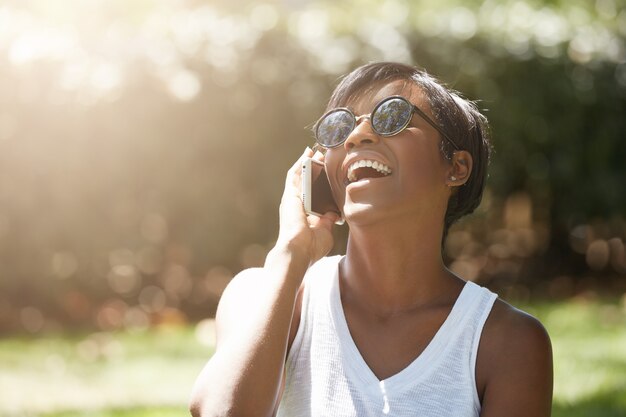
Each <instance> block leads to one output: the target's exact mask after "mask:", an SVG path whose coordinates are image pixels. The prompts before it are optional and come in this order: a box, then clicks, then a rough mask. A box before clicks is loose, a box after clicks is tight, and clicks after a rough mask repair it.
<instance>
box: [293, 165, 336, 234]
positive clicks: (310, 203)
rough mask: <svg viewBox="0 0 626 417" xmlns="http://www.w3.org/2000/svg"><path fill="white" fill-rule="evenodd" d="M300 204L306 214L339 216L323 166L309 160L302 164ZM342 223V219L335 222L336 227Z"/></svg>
mask: <svg viewBox="0 0 626 417" xmlns="http://www.w3.org/2000/svg"><path fill="white" fill-rule="evenodd" d="M302 203H303V204H304V211H305V212H306V213H307V214H315V215H316V216H322V215H324V213H327V212H329V211H334V212H335V213H337V214H339V215H340V216H341V210H339V208H338V207H337V203H335V199H334V198H333V193H332V191H331V189H330V184H329V183H328V177H327V176H326V170H325V169H324V164H323V163H321V162H319V161H317V160H315V159H311V158H307V159H305V160H304V162H302ZM343 223H344V220H343V217H341V218H340V219H339V220H337V221H336V222H335V224H338V225H341V224H343Z"/></svg>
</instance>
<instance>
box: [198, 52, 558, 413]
mask: <svg viewBox="0 0 626 417" xmlns="http://www.w3.org/2000/svg"><path fill="white" fill-rule="evenodd" d="M328 109H330V110H329V111H328V112H327V113H326V114H325V115H324V116H323V117H322V118H321V119H320V120H319V121H318V123H317V124H316V128H315V131H316V139H317V141H318V143H319V144H320V145H321V146H323V147H324V148H326V152H325V155H322V154H321V153H319V152H318V153H315V154H314V153H313V151H311V150H309V149H307V150H306V151H305V152H304V154H303V155H302V157H301V158H300V159H299V160H298V161H296V163H295V164H294V165H293V166H292V167H291V169H290V170H289V172H288V173H287V179H286V182H285V190H284V194H283V197H282V200H281V205H280V231H279V236H278V240H277V242H276V245H275V247H274V248H273V249H272V250H271V251H270V253H269V254H268V256H267V259H266V262H265V265H264V266H263V267H262V268H256V269H249V270H245V271H242V272H241V273H239V274H238V275H237V276H236V277H235V278H234V279H233V281H232V282H231V283H230V284H229V286H228V288H227V289H226V291H225V292H224V294H223V296H222V299H221V300H220V304H219V307H218V312H217V316H216V327H217V347H216V351H215V354H214V355H213V357H212V358H211V359H210V361H209V362H208V363H207V365H206V366H205V368H204V369H203V371H202V372H201V374H200V376H199V377H198V380H197V382H196V385H195V387H194V392H193V394H192V399H191V406H190V408H191V412H192V414H193V415H194V416H203V417H206V416H272V415H276V414H277V415H279V416H294V417H295V416H297V417H300V416H382V415H390V416H422V417H440V416H441V417H444V416H445V417H449V416H483V417H495V416H509V417H515V416H524V417H529V416H533V417H540V416H541V417H542V416H549V415H550V409H551V399H552V354H551V347H550V340H549V337H548V335H547V333H546V331H545V330H544V328H543V327H542V326H541V324H540V323H539V322H538V321H537V320H536V319H534V318H533V317H531V316H529V315H527V314H526V313H524V312H522V311H520V310H517V309H515V308H513V307H512V306H510V305H508V304H507V303H505V302H504V301H502V300H500V299H498V298H497V296H496V295H495V294H493V293H491V292H490V291H489V290H487V289H485V288H481V287H479V286H478V285H476V284H474V283H472V282H466V281H465V280H463V279H462V277H458V276H457V275H455V274H454V273H452V272H451V271H449V270H448V269H447V268H446V266H445V265H444V263H443V260H442V241H443V239H444V238H445V234H446V232H447V230H448V228H449V227H450V225H451V224H452V223H454V222H455V221H456V220H458V219H459V218H460V217H462V216H464V215H465V214H468V213H471V212H472V211H473V210H474V209H475V208H476V207H477V206H478V204H479V203H480V199H481V196H482V192H483V189H484V183H485V179H486V172H487V171H486V169H487V164H488V160H489V150H490V148H489V147H490V145H489V141H488V138H487V121H486V119H485V118H484V117H483V116H482V115H481V114H480V112H478V110H477V109H476V107H475V106H474V105H473V104H472V103H470V102H468V101H467V100H465V99H463V98H461V97H460V96H459V95H457V94H456V93H454V92H452V91H450V90H448V89H446V88H445V87H443V86H442V85H441V84H439V83H438V82H437V81H436V80H435V79H434V78H432V77H431V76H429V75H428V74H427V73H425V72H424V71H422V70H420V69H417V68H414V67H411V66H407V65H403V64H397V63H374V64H368V65H365V66H363V67H360V68H357V69H356V70H354V71H353V72H352V73H350V74H349V75H348V76H346V77H345V78H344V79H343V80H342V81H341V83H340V84H339V86H338V87H337V88H336V90H335V92H334V93H333V95H332V97H331V99H330V102H329V104H328ZM306 157H313V158H316V159H318V160H321V161H324V163H325V166H326V172H327V174H328V178H329V182H330V184H331V188H332V190H333V194H334V197H335V200H336V201H337V203H338V206H339V207H340V208H341V210H342V216H343V217H344V219H345V221H346V223H347V224H348V226H349V228H350V232H349V238H348V244H347V250H346V254H345V256H335V257H325V255H326V254H327V253H328V252H329V251H330V249H331V248H332V245H333V238H332V233H331V229H332V227H333V224H334V222H335V221H336V220H337V217H338V215H337V214H335V213H326V214H324V215H323V216H321V217H317V216H307V215H306V214H305V212H304V210H303V207H302V201H301V199H300V194H301V191H300V182H301V179H300V173H301V163H302V160H303V159H304V158H306ZM361 161H363V162H361Z"/></svg>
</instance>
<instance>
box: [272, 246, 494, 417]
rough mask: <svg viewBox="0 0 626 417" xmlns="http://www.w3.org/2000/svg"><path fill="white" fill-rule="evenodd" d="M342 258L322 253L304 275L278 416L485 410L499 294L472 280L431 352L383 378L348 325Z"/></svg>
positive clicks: (460, 415)
mask: <svg viewBox="0 0 626 417" xmlns="http://www.w3.org/2000/svg"><path fill="white" fill-rule="evenodd" d="M340 259H341V257H340V256H335V257H329V258H323V259H321V260H320V261H318V262H317V263H316V264H315V265H313V266H312V267H311V268H309V270H308V271H307V274H306V276H305V278H304V279H305V280H306V283H305V290H304V294H303V299H302V312H301V317H300V326H299V328H298V331H297V333H296V337H295V339H294V342H293V344H292V346H291V350H290V351H289V355H288V357H287V363H286V372H287V377H286V383H285V391H284V393H283V397H282V400H281V402H280V406H279V408H278V417H307V416H311V417H320V416H328V417H348V416H350V417H354V416H358V417H366V416H387V415H388V416H394V417H395V416H397V417H405V416H406V417H408V416H419V417H451V416H454V417H466V416H467V417H469V416H478V415H479V414H480V409H481V407H480V401H479V399H478V393H477V390H476V379H475V376H474V375H475V366H476V353H477V351H478V342H479V340H480V334H481V332H482V328H483V325H484V323H485V321H486V320H487V316H488V315H489V312H490V311H491V307H492V306H493V303H494V301H495V299H496V298H497V296H496V294H494V293H492V292H491V291H489V290H487V289H485V288H482V287H480V286H478V285H476V284H474V283H473V282H467V283H466V284H465V286H464V287H463V290H462V291H461V294H460V295H459V297H458V299H457V300H456V302H455V304H454V306H453V308H452V310H451V312H450V314H449V315H448V317H447V318H446V320H445V321H444V323H443V324H442V325H441V327H440V328H439V330H438V331H437V333H436V334H435V336H434V337H433V339H432V340H431V341H430V343H429V344H428V346H427V347H426V348H425V349H424V351H423V352H422V353H421V354H420V355H419V356H418V357H417V358H416V359H415V360H414V361H413V362H412V363H411V364H410V365H408V366H407V367H406V368H404V369H403V370H402V371H400V372H399V373H397V374H395V375H393V376H391V377H389V378H387V379H384V380H382V381H380V380H379V379H378V378H377V377H376V375H375V374H374V373H373V372H372V370H371V369H370V368H369V367H368V366H367V364H366V363H365V361H364V359H363V357H362V356H361V354H360V353H359V351H358V349H357V347H356V345H355V343H354V341H353V339H352V337H351V335H350V332H349V330H348V325H347V323H346V319H345V316H344V313H343V307H342V305H341V297H340V293H339V273H338V262H339V260H340Z"/></svg>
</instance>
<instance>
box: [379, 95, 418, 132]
mask: <svg viewBox="0 0 626 417" xmlns="http://www.w3.org/2000/svg"><path fill="white" fill-rule="evenodd" d="M411 110H412V108H411V105H409V103H407V102H406V101H404V100H401V99H398V98H396V99H391V100H388V101H386V102H384V103H382V104H381V105H380V106H378V108H377V109H376V112H375V113H374V114H373V115H372V126H373V127H374V130H376V131H377V132H378V133H382V134H384V135H391V134H394V133H397V132H399V131H400V130H401V129H402V128H404V126H405V125H406V124H407V121H408V120H409V118H410V117H411Z"/></svg>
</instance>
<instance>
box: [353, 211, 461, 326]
mask: <svg viewBox="0 0 626 417" xmlns="http://www.w3.org/2000/svg"><path fill="white" fill-rule="evenodd" d="M407 225H409V226H407ZM442 235H443V227H442V226H441V227H433V226H432V224H430V225H416V224H414V225H411V223H410V222H406V221H404V222H395V224H389V223H385V224H376V225H366V226H352V225H351V228H350V237H349V238H348V246H347V251H346V257H345V259H344V261H343V264H342V265H341V278H342V282H341V283H342V299H343V300H344V301H346V302H351V303H355V304H357V305H361V306H362V308H365V309H367V310H369V311H370V312H371V313H373V314H375V315H377V316H380V317H391V316H395V315H398V314H403V313H408V312H410V311H414V310H416V309H418V308H420V307H422V306H427V305H429V304H432V303H436V302H437V301H442V300H443V297H445V295H446V294H449V293H450V289H451V287H453V286H457V287H458V285H459V283H460V282H461V281H460V280H459V279H458V278H456V277H455V276H454V275H453V274H452V273H451V272H450V271H448V270H447V269H446V267H445V265H444V264H443V260H442V257H441V239H442Z"/></svg>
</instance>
